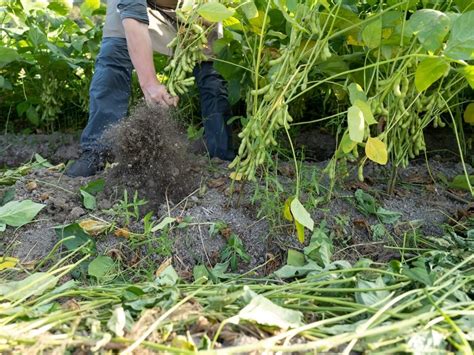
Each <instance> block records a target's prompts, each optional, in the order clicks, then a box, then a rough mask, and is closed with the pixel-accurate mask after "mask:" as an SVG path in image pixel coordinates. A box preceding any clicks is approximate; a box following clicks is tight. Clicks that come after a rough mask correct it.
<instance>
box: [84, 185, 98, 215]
mask: <svg viewBox="0 0 474 355" xmlns="http://www.w3.org/2000/svg"><path fill="white" fill-rule="evenodd" d="M81 196H82V203H83V204H84V207H85V208H87V209H88V210H95V209H96V208H97V201H96V198H95V196H92V195H91V194H90V193H88V192H87V191H84V190H82V189H81Z"/></svg>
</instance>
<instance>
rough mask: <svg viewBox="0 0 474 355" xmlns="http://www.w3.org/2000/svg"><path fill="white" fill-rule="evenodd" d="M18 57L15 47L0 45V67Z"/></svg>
mask: <svg viewBox="0 0 474 355" xmlns="http://www.w3.org/2000/svg"><path fill="white" fill-rule="evenodd" d="M20 58H21V57H20V55H19V54H18V52H17V51H16V49H14V48H9V47H3V46H0V68H2V67H4V66H5V65H7V64H8V63H11V62H14V61H15V60H19V59H20Z"/></svg>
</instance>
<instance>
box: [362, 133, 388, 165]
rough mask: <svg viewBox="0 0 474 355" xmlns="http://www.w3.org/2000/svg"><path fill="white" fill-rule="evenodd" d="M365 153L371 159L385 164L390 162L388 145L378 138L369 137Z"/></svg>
mask: <svg viewBox="0 0 474 355" xmlns="http://www.w3.org/2000/svg"><path fill="white" fill-rule="evenodd" d="M365 154H366V155H367V158H369V159H370V160H372V161H374V162H376V163H378V164H381V165H385V164H387V162H388V152H387V147H386V145H385V143H384V142H382V141H381V140H380V139H378V138H372V137H369V138H368V139H367V143H365Z"/></svg>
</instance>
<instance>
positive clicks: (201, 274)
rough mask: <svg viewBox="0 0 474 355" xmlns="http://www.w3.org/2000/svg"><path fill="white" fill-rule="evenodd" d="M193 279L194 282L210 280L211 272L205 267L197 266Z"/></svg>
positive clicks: (194, 268) (194, 269)
mask: <svg viewBox="0 0 474 355" xmlns="http://www.w3.org/2000/svg"><path fill="white" fill-rule="evenodd" d="M193 277H194V281H197V280H199V279H209V271H207V267H206V266H205V265H195V266H194V267H193Z"/></svg>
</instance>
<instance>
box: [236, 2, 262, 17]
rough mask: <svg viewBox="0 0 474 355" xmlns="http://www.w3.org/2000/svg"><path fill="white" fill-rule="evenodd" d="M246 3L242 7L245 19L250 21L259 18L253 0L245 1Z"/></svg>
mask: <svg viewBox="0 0 474 355" xmlns="http://www.w3.org/2000/svg"><path fill="white" fill-rule="evenodd" d="M244 1H245V2H244V3H243V4H242V5H241V6H240V8H241V9H242V11H243V12H244V14H245V17H246V18H247V19H249V20H251V19H253V18H256V17H258V9H257V6H255V3H254V2H253V1H252V0H244Z"/></svg>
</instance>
